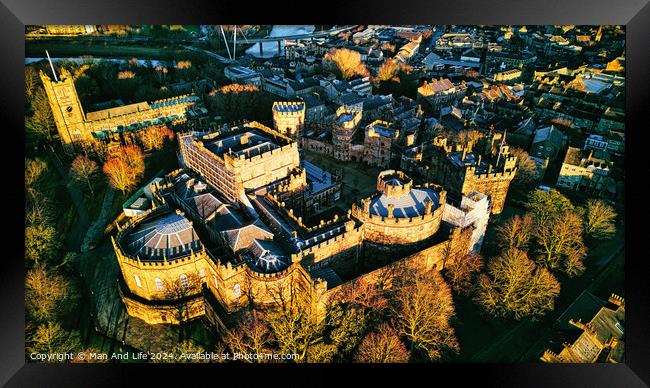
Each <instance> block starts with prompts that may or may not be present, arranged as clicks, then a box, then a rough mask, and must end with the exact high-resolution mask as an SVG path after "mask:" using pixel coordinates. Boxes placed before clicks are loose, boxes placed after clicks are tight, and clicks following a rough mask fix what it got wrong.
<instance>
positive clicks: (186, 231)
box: [125, 212, 201, 261]
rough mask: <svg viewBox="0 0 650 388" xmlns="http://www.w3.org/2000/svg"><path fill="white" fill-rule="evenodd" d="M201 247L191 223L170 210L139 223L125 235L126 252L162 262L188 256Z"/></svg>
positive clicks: (142, 258)
mask: <svg viewBox="0 0 650 388" xmlns="http://www.w3.org/2000/svg"><path fill="white" fill-rule="evenodd" d="M200 248H201V241H200V240H199V237H198V236H197V234H196V232H195V231H194V228H193V227H192V224H191V222H190V221H189V220H188V219H187V218H185V217H184V216H182V215H180V214H177V213H171V212H167V213H164V214H162V215H157V216H154V217H153V218H150V219H147V220H146V221H145V222H142V223H141V224H139V225H137V226H136V227H135V228H134V229H133V230H132V231H130V233H129V234H128V236H127V237H126V247H125V251H126V252H127V253H128V254H130V255H132V256H138V257H139V258H140V260H144V261H162V260H163V257H166V258H167V259H168V260H169V259H173V258H175V257H181V256H187V255H189V254H190V250H197V249H200Z"/></svg>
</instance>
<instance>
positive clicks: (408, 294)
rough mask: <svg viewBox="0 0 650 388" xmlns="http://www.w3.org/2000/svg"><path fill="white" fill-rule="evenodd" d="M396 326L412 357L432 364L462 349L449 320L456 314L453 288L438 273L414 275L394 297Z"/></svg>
mask: <svg viewBox="0 0 650 388" xmlns="http://www.w3.org/2000/svg"><path fill="white" fill-rule="evenodd" d="M393 301H394V305H393V319H394V321H395V324H394V327H396V328H397V330H398V333H399V335H400V336H402V337H404V338H405V339H406V340H407V341H408V343H409V345H410V352H411V356H413V357H415V358H416V359H419V358H423V359H425V360H426V359H428V360H431V361H435V360H439V359H440V358H441V357H442V356H443V355H444V354H445V353H446V352H449V351H451V352H458V351H459V349H460V346H459V344H458V340H457V339H456V336H455V334H454V329H453V328H452V327H451V325H450V323H449V320H450V319H451V317H452V316H453V315H454V304H453V301H452V297H451V289H450V288H449V286H448V285H447V284H446V283H445V281H444V280H443V278H442V276H441V275H440V274H439V273H438V272H437V271H435V270H430V271H428V272H424V273H423V272H420V273H418V274H415V275H414V276H413V278H412V279H410V280H409V282H408V283H407V284H406V285H404V286H402V287H400V288H399V290H397V292H396V294H395V296H394V300H393Z"/></svg>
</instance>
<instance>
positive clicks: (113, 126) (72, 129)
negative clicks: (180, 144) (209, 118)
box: [40, 68, 207, 151]
mask: <svg viewBox="0 0 650 388" xmlns="http://www.w3.org/2000/svg"><path fill="white" fill-rule="evenodd" d="M40 78H41V81H42V83H43V86H44V88H45V93H46V95H47V98H48V100H49V103H50V108H51V109H52V115H53V117H54V123H55V124H56V129H57V132H58V134H59V139H60V140H61V143H62V144H63V146H64V149H65V150H66V151H73V150H74V147H75V146H82V145H85V144H92V145H97V144H107V143H110V142H111V141H118V142H121V143H130V142H132V141H133V139H132V138H131V135H132V134H133V133H135V132H137V131H139V130H141V129H144V128H147V127H151V126H159V125H163V124H164V125H170V126H174V125H179V124H183V123H186V122H187V121H188V120H194V119H197V120H200V119H201V118H202V116H204V115H205V113H207V111H206V110H205V108H202V107H201V106H200V105H199V103H200V98H199V97H198V96H195V95H182V96H177V97H172V98H168V99H164V100H158V101H152V102H139V103H135V104H129V105H124V106H118V107H115V108H109V109H103V110H99V111H95V112H84V109H83V107H82V105H81V101H80V100H79V96H78V95H77V89H76V88H75V85H74V79H73V77H72V75H71V74H70V72H69V71H68V70H66V69H65V68H61V71H60V74H59V75H58V76H56V75H55V79H54V80H52V79H51V78H50V77H49V76H48V75H47V74H45V73H44V72H43V71H40Z"/></svg>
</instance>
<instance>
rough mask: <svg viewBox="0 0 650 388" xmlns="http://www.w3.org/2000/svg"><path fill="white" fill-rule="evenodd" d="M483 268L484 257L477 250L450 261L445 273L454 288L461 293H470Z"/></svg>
mask: <svg viewBox="0 0 650 388" xmlns="http://www.w3.org/2000/svg"><path fill="white" fill-rule="evenodd" d="M481 269H483V258H482V257H481V255H479V254H478V253H476V252H470V253H469V254H467V255H466V256H464V257H461V258H458V259H454V260H451V261H448V262H447V264H446V265H445V268H444V270H443V274H444V276H445V278H446V279H447V281H448V282H449V284H450V285H451V287H452V289H453V290H454V291H456V292H457V293H459V294H461V295H468V294H470V293H471V292H472V291H473V290H474V288H475V287H476V277H477V275H478V273H479V272H481Z"/></svg>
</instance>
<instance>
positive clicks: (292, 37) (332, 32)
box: [246, 25, 358, 43]
mask: <svg viewBox="0 0 650 388" xmlns="http://www.w3.org/2000/svg"><path fill="white" fill-rule="evenodd" d="M356 27H358V25H350V26H343V27H339V28H333V29H331V30H327V31H314V32H312V33H310V34H300V35H287V36H267V37H266V38H251V39H246V43H263V42H276V41H278V42H279V41H284V40H303V39H313V38H323V37H326V36H328V35H336V34H340V33H341V32H346V31H350V30H352V29H354V28H356Z"/></svg>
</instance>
